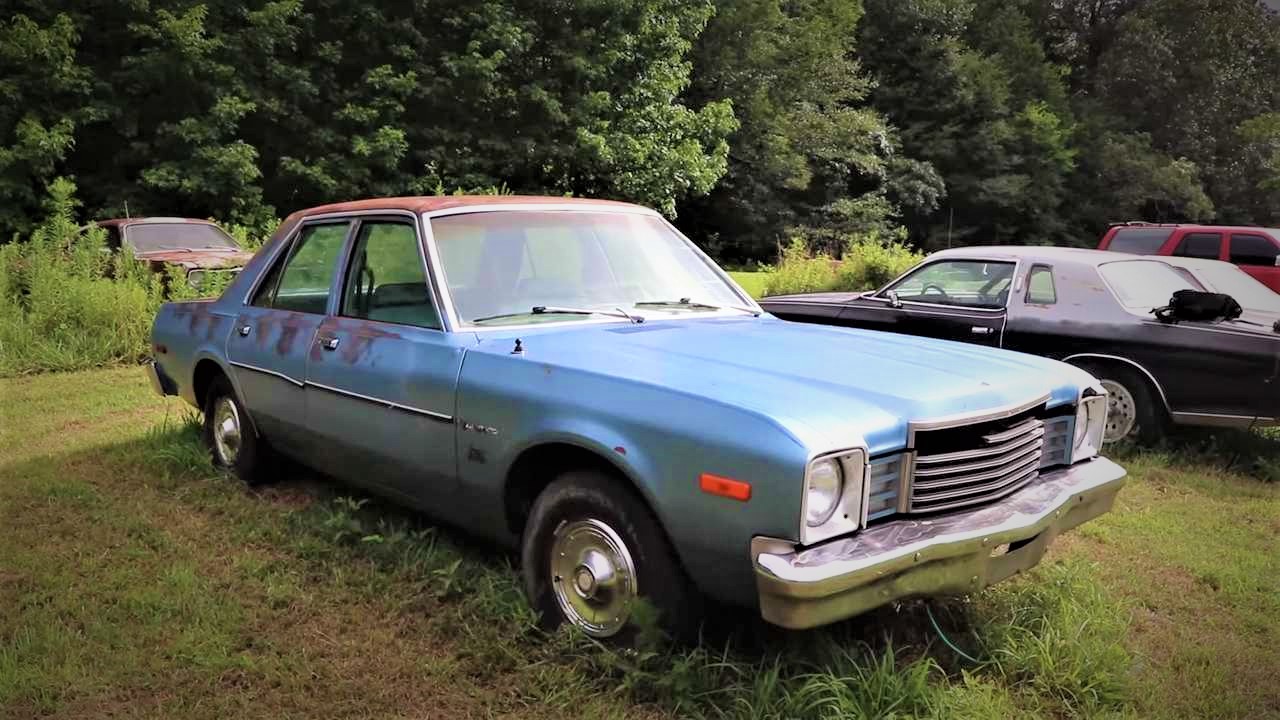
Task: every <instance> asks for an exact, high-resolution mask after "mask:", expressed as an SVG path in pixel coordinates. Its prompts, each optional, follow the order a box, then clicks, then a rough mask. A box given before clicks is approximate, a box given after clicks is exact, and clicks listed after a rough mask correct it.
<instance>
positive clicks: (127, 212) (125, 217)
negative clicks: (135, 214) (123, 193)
mask: <svg viewBox="0 0 1280 720" xmlns="http://www.w3.org/2000/svg"><path fill="white" fill-rule="evenodd" d="M124 219H125V220H132V219H133V218H131V217H129V201H128V200H125V201H124Z"/></svg>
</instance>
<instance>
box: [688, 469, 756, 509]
mask: <svg viewBox="0 0 1280 720" xmlns="http://www.w3.org/2000/svg"><path fill="white" fill-rule="evenodd" d="M698 487H700V488H702V492H704V493H708V494H711V495H719V496H721V497H727V498H732V499H734V500H741V501H742V502H746V501H748V500H750V499H751V483H745V482H742V481H741V480H731V479H729V478H727V477H720V476H719V475H712V474H710V473H702V475H701V476H699V478H698Z"/></svg>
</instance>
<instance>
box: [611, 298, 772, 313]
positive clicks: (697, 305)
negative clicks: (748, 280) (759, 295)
mask: <svg viewBox="0 0 1280 720" xmlns="http://www.w3.org/2000/svg"><path fill="white" fill-rule="evenodd" d="M636 307H679V308H690V309H693V310H738V311H740V312H744V313H751V315H752V316H754V317H760V311H759V310H756V309H755V308H749V307H747V306H746V305H712V304H710V303H704V302H694V301H693V299H692V298H680V299H679V300H646V301H644V302H638V303H636Z"/></svg>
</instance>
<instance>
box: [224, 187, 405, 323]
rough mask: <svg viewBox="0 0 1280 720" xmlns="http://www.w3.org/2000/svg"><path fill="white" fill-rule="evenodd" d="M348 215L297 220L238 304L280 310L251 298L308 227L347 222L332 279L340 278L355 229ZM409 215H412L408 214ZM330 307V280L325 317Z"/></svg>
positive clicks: (331, 298) (286, 261)
mask: <svg viewBox="0 0 1280 720" xmlns="http://www.w3.org/2000/svg"><path fill="white" fill-rule="evenodd" d="M390 212H395V211H390ZM358 214H361V215H367V214H369V213H364V212H362V213H358ZM350 215H353V213H325V214H324V215H308V216H306V217H304V218H302V219H301V220H299V221H298V225H297V227H295V228H293V230H290V231H289V235H288V236H287V237H286V238H285V240H284V241H283V242H281V243H280V248H277V249H276V250H275V251H274V253H273V254H272V255H271V258H270V260H268V261H267V264H266V267H265V269H264V270H263V271H262V272H259V273H258V277H256V278H254V279H253V284H251V285H250V286H249V292H248V293H246V294H245V296H244V298H243V299H242V300H241V302H240V304H241V306H243V307H256V308H261V309H263V310H280V308H276V307H262V306H261V305H254V304H253V296H254V295H257V294H258V289H259V288H260V287H261V286H262V282H263V281H264V280H266V279H267V276H268V275H270V274H271V271H272V270H274V269H275V264H276V263H277V262H284V263H288V262H289V259H290V258H289V254H290V253H292V252H293V248H294V246H295V245H296V244H297V242H298V237H299V236H301V235H302V231H303V230H304V229H305V228H306V227H307V226H309V225H336V224H338V223H340V222H342V221H343V220H344V219H346V220H347V223H348V224H349V226H350V227H348V228H347V236H346V237H345V238H343V240H342V248H341V249H340V250H338V259H337V263H338V264H337V267H336V268H335V275H334V279H335V280H336V279H338V278H340V277H342V273H343V270H344V269H345V268H346V256H347V254H348V253H347V251H348V250H349V247H348V246H349V245H350V244H351V230H352V228H354V227H355V221H354V220H352V219H350V218H349V216H350ZM410 215H412V213H410ZM281 252H284V253H285V257H284V259H283V260H282V259H281V258H280V253H281ZM273 299H274V298H273ZM332 305H333V280H330V281H329V297H328V298H327V299H326V301H325V311H326V312H325V315H331V314H332V313H330V312H328V310H329V308H330V307H331V306H332ZM281 312H296V313H301V314H303V315H317V314H318V313H311V312H304V311H302V310H282V311H281Z"/></svg>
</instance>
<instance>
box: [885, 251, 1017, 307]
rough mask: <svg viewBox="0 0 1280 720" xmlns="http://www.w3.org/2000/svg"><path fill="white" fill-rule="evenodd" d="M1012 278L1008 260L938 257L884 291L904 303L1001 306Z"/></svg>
mask: <svg viewBox="0 0 1280 720" xmlns="http://www.w3.org/2000/svg"><path fill="white" fill-rule="evenodd" d="M1012 279H1013V263H1010V262H986V261H983V260H939V261H938V262H932V263H929V264H927V265H922V266H920V267H918V268H916V269H915V270H914V271H912V272H911V273H910V274H909V275H907V276H906V277H904V278H902V279H901V280H899V281H898V282H897V283H895V284H894V285H892V286H890V287H889V288H886V292H888V291H892V292H895V293H897V295H898V299H899V300H901V301H905V302H922V303H931V304H934V305H959V306H963V307H977V308H1002V307H1004V306H1005V302H1006V301H1007V300H1008V299H1009V284H1010V281H1011V280H1012Z"/></svg>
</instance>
